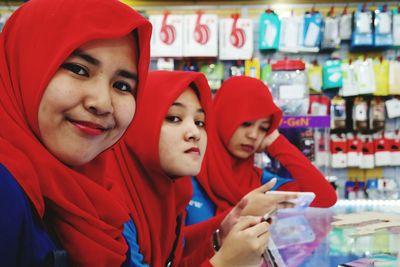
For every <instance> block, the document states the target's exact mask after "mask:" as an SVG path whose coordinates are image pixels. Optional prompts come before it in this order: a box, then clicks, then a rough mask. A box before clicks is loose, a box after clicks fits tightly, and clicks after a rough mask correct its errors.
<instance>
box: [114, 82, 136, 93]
mask: <svg viewBox="0 0 400 267" xmlns="http://www.w3.org/2000/svg"><path fill="white" fill-rule="evenodd" d="M113 87H114V88H116V89H118V90H120V91H123V92H130V93H134V92H133V91H134V90H133V89H132V87H131V86H130V85H129V84H128V83H126V82H121V81H117V82H115V83H114V84H113Z"/></svg>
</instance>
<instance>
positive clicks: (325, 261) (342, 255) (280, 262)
mask: <svg viewBox="0 0 400 267" xmlns="http://www.w3.org/2000/svg"><path fill="white" fill-rule="evenodd" d="M366 211H375V212H383V213H390V214H399V215H400V200H392V201H390V200H376V201H374V200H341V201H338V203H337V204H336V205H335V206H334V207H332V208H329V209H317V208H306V209H304V210H301V211H291V212H279V213H278V214H277V218H276V219H275V222H274V223H273V225H272V226H271V238H272V240H273V244H272V248H271V252H272V255H273V256H275V257H274V260H275V262H276V263H277V264H276V265H275V266H279V267H281V266H282V267H284V266H286V267H298V266H300V267H330V266H334V267H336V266H338V265H339V264H343V263H346V262H349V261H353V260H356V259H359V258H364V257H368V256H372V255H375V254H382V253H385V254H391V255H399V252H400V227H396V228H392V229H386V230H381V231H378V232H376V233H374V234H371V235H365V236H355V235H354V233H355V228H354V227H340V228H339V227H333V226H331V222H333V221H334V219H333V216H334V215H337V214H344V213H357V212H366ZM277 252H278V253H277ZM264 266H268V265H266V264H264ZM385 266H386V265H385ZM398 266H400V263H399V265H398Z"/></svg>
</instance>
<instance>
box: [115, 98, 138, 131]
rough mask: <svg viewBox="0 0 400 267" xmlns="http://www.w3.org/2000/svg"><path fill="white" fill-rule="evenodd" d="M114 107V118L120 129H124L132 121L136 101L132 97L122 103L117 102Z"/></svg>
mask: <svg viewBox="0 0 400 267" xmlns="http://www.w3.org/2000/svg"><path fill="white" fill-rule="evenodd" d="M114 107H115V109H116V110H115V114H116V115H115V117H116V120H117V122H118V125H120V127H121V128H123V129H126V128H128V126H129V125H130V123H131V122H132V120H133V117H134V115H135V111H136V101H135V98H134V97H133V96H132V97H130V98H127V99H123V101H118V104H117V105H115V106H114Z"/></svg>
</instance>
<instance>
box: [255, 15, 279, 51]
mask: <svg viewBox="0 0 400 267" xmlns="http://www.w3.org/2000/svg"><path fill="white" fill-rule="evenodd" d="M280 30H281V22H280V20H279V17H278V15H277V14H276V13H275V12H274V11H273V10H271V9H267V10H266V11H265V12H264V13H263V14H261V17H260V31H259V32H260V39H259V40H258V46H259V49H260V50H271V49H278V47H279V40H280Z"/></svg>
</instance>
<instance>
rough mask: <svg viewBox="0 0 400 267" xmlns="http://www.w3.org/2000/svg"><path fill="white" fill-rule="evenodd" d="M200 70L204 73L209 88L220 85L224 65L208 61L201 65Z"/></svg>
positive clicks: (214, 88) (213, 88) (217, 87)
mask: <svg viewBox="0 0 400 267" xmlns="http://www.w3.org/2000/svg"><path fill="white" fill-rule="evenodd" d="M200 72H202V73H204V75H205V76H206V77H207V81H208V85H209V86H210V88H211V90H218V89H219V88H220V87H221V83H222V80H223V79H224V65H223V64H222V63H213V62H210V63H209V64H206V65H203V66H201V68H200Z"/></svg>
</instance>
